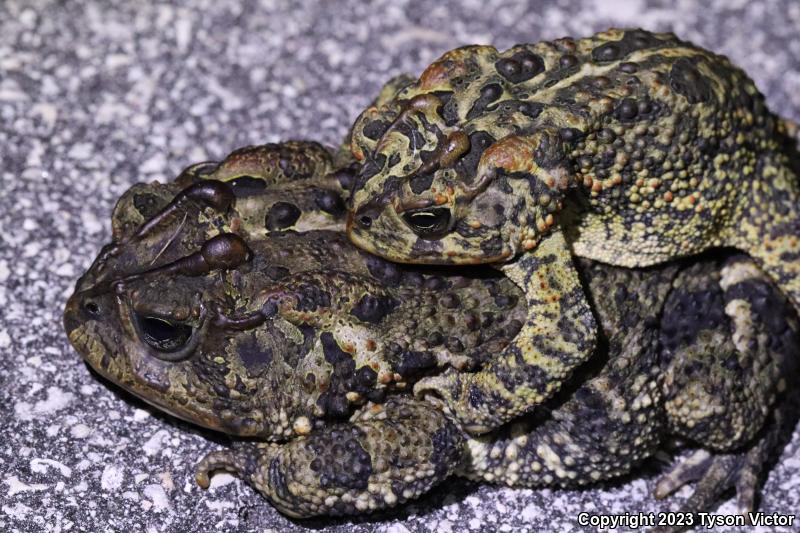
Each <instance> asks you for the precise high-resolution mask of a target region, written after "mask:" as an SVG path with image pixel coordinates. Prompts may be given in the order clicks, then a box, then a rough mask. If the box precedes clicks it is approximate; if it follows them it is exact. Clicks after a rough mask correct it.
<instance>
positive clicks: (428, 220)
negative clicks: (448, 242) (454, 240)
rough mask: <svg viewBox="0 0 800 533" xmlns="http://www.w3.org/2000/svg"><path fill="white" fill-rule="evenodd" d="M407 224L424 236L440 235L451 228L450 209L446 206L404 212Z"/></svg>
mask: <svg viewBox="0 0 800 533" xmlns="http://www.w3.org/2000/svg"><path fill="white" fill-rule="evenodd" d="M403 220H405V221H406V224H408V225H409V227H410V228H411V229H412V230H413V231H414V233H416V234H417V235H419V236H420V237H422V238H434V237H439V236H441V235H442V234H444V233H446V232H447V230H448V229H450V210H449V209H447V208H445V207H434V208H430V209H419V210H416V211H406V212H405V213H403Z"/></svg>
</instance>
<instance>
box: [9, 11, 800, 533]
mask: <svg viewBox="0 0 800 533" xmlns="http://www.w3.org/2000/svg"><path fill="white" fill-rule="evenodd" d="M100 4H101V3H93V2H90V1H78V2H44V1H19V2H18V1H6V2H3V3H2V4H0V155H2V166H0V191H1V192H0V243H2V244H1V245H0V353H1V354H2V358H1V359H0V416H1V417H2V418H0V419H1V420H2V421H3V422H2V423H3V427H2V430H0V432H2V433H1V434H2V439H1V440H0V531H41V530H48V531H84V530H90V531H148V532H150V531H174V532H187V531H201V530H202V531H208V530H215V529H218V530H225V531H265V530H280V531H286V530H300V529H303V528H304V527H305V526H309V525H310V526H311V527H313V528H315V529H325V530H332V531H345V530H347V531H368V530H377V531H382V532H389V531H393V532H404V531H429V530H435V531H442V532H447V531H462V530H474V531H479V530H485V529H484V528H485V527H486V525H491V527H493V528H495V529H497V530H499V531H511V530H514V531H575V530H579V529H580V528H579V526H578V525H577V522H576V516H577V513H578V512H579V511H582V510H586V511H590V512H614V513H620V512H625V511H629V512H636V511H651V510H659V509H666V508H667V507H668V506H669V507H672V508H674V507H675V506H676V505H677V502H678V499H672V500H670V501H669V502H667V503H658V502H655V501H654V500H653V499H652V498H650V497H649V495H648V494H649V491H650V490H651V489H652V486H653V476H654V474H653V473H652V472H650V473H648V474H646V475H644V476H642V477H634V478H632V479H631V480H628V481H626V482H623V483H620V484H617V485H614V486H611V487H606V488H603V489H598V490H593V491H582V492H569V491H550V490H541V491H531V490H510V489H503V488H492V487H475V486H472V485H468V484H464V483H460V482H452V483H448V484H446V485H445V486H444V487H442V488H441V489H439V490H437V491H436V492H434V494H432V495H431V496H430V497H428V498H426V499H424V500H422V501H421V502H419V503H417V504H414V505H409V506H407V507H405V508H404V509H403V510H401V511H399V512H397V513H395V514H391V515H388V516H387V515H385V516H383V517H379V518H374V519H371V520H370V521H362V522H359V523H358V524H357V525H352V524H351V523H349V522H345V521H336V522H330V521H329V522H324V521H322V522H313V523H311V524H309V523H305V524H298V523H293V522H290V521H288V520H287V519H285V518H283V517H282V516H280V515H278V514H277V513H276V512H275V511H274V510H273V509H272V508H271V507H270V506H269V505H268V504H267V503H266V502H265V501H264V500H262V499H261V498H260V497H259V496H257V495H256V494H255V493H254V492H253V491H252V490H251V489H250V488H249V487H247V486H245V485H243V484H241V483H240V482H239V481H237V480H234V479H233V478H231V477H230V476H225V475H222V476H218V477H217V478H216V479H215V482H214V485H213V488H212V489H211V490H210V491H207V492H204V491H202V490H200V489H199V488H198V487H196V486H195V485H194V483H193V480H192V473H191V469H192V466H193V464H194V463H195V462H196V461H197V460H198V459H199V458H200V457H201V456H202V455H203V454H204V453H205V452H208V451H210V450H213V449H216V448H219V447H220V446H223V445H224V444H225V443H224V442H222V441H220V440H219V438H218V437H214V436H211V435H208V434H205V433H202V432H198V431H196V430H194V429H192V428H191V427H189V426H187V425H185V424H182V423H179V422H176V421H174V420H172V419H169V418H167V417H163V416H161V415H159V414H158V413H155V412H153V411H151V410H150V409H149V408H147V407H145V406H144V405H143V404H141V403H139V402H136V401H134V400H131V399H130V398H127V397H123V396H122V395H120V394H119V393H117V392H115V391H113V390H111V389H110V388H108V387H107V386H106V385H105V384H103V383H101V382H100V381H98V379H97V378H96V377H94V376H93V375H91V374H90V373H89V371H88V370H87V369H86V367H85V366H84V365H83V364H82V363H81V362H80V361H79V359H78V357H77V356H76V354H75V353H74V352H73V350H72V349H71V348H70V347H69V345H68V344H67V341H66V339H65V337H64V335H63V333H62V329H61V310H62V307H63V304H64V301H65V299H66V297H67V296H68V294H69V292H70V290H71V288H72V285H73V283H74V281H75V279H76V278H77V276H78V275H79V274H80V273H81V271H82V270H83V269H84V268H85V267H87V266H88V265H89V263H90V261H91V259H92V258H93V257H94V256H95V254H96V252H97V251H98V249H99V247H100V245H101V244H102V243H104V242H106V241H107V240H108V238H109V223H108V217H109V213H110V210H111V207H112V205H113V203H114V200H115V198H116V197H117V196H119V195H120V194H121V193H122V192H123V191H124V190H125V189H126V188H128V187H129V186H130V185H131V184H133V183H135V182H137V181H145V180H154V179H162V180H164V179H169V178H170V177H172V176H174V175H175V173H176V172H177V171H178V170H179V169H180V168H182V167H183V166H184V165H186V164H188V163H190V162H194V161H199V160H203V159H209V158H219V157H220V156H222V155H224V154H225V153H227V152H228V151H230V150H231V149H232V148H234V147H237V146H241V145H245V144H251V143H261V142H265V141H276V140H278V139H286V138H290V137H311V138H315V139H317V140H321V141H324V142H327V143H329V144H334V143H336V142H337V141H338V139H339V138H340V137H341V136H342V135H343V134H344V132H345V130H346V128H347V126H348V124H349V123H350V121H351V120H352V119H353V118H354V117H355V116H356V114H357V112H358V110H359V108H360V107H361V106H363V105H365V104H366V103H367V102H368V101H369V99H370V97H371V95H373V93H375V91H376V90H377V88H378V87H379V86H380V84H381V82H382V81H383V80H385V79H387V78H388V77H389V76H390V75H393V74H397V73H399V72H403V71H408V72H416V73H419V72H420V71H421V69H422V68H423V67H424V66H425V65H426V64H427V63H429V62H430V61H431V60H433V59H434V58H435V57H437V56H438V55H439V54H441V53H442V52H443V51H445V50H447V49H449V48H451V47H454V46H457V45H460V44H466V43H475V42H477V43H493V44H495V45H497V46H499V47H507V46H509V45H511V44H513V43H515V42H521V41H531V40H538V39H540V38H554V37H559V36H562V35H566V34H571V35H574V36H583V35H587V34H589V33H591V32H593V31H595V30H599V29H604V28H606V27H608V26H611V25H628V26H631V25H637V26H643V27H647V28H654V29H671V30H674V31H676V32H678V33H679V34H680V35H681V36H683V37H684V38H687V39H690V40H693V41H695V42H697V43H699V44H702V45H705V46H707V47H709V48H712V49H715V50H717V51H721V52H723V53H725V54H727V55H729V56H730V57H732V58H733V60H734V61H735V62H736V63H738V64H739V65H741V66H742V67H744V68H745V69H746V70H747V71H748V72H749V73H750V74H751V75H752V76H753V77H754V78H755V79H756V81H757V82H758V84H759V86H760V87H761V89H762V90H763V91H764V92H765V93H766V94H767V100H768V101H769V103H770V104H771V106H772V107H773V108H774V109H776V110H778V111H779V112H780V113H782V114H784V115H785V116H788V117H791V118H794V119H795V120H797V119H800V37H798V36H797V34H796V31H797V28H799V27H800V3H798V2H797V1H796V0H733V1H732V0H718V1H716V2H702V3H700V2H698V3H693V2H691V1H690V0H678V1H665V2H655V1H644V0H640V1H630V2H625V1H622V0H617V1H607V2H599V3H596V2H592V1H589V0H587V1H578V0H564V1H559V2H552V3H548V2H530V3H529V4H527V5H525V4H524V3H520V2H511V1H507V2H503V1H497V2H487V1H486V0H470V1H464V2H458V1H457V0H442V1H439V2H435V3H430V6H429V7H426V3H423V2H421V1H417V0H383V1H374V2H369V3H368V4H369V5H368V6H366V5H364V2H362V0H347V1H343V2H324V3H323V2H319V3H313V2H308V1H306V2H291V1H288V0H287V1H281V0H274V1H270V0H263V1H261V2H257V1H245V2H241V3H240V5H238V6H234V5H233V3H225V2H216V1H213V0H192V1H189V2H184V3H183V5H184V7H180V8H178V7H171V6H169V5H167V4H166V3H165V2H156V1H140V2H122V1H120V2H114V4H115V5H107V4H111V2H103V3H102V4H103V7H100ZM434 4H435V7H433V5H434ZM135 6H136V7H135ZM701 6H702V7H701ZM214 439H216V440H214ZM686 495H687V491H685V490H684V491H682V492H680V493H679V496H684V497H685V496H686ZM733 508H734V507H733V504H732V502H727V503H726V504H724V505H723V507H722V508H721V509H720V512H726V511H727V512H730V511H732V510H733ZM798 508H800V431H796V432H795V435H794V439H793V440H792V442H791V443H790V444H789V445H788V446H787V447H786V449H785V450H784V453H783V455H782V457H781V458H780V460H779V462H778V464H777V466H776V467H775V468H774V470H773V471H772V473H771V475H770V477H769V479H768V481H767V483H766V489H765V493H764V498H763V502H762V509H764V510H767V511H770V512H772V511H777V512H782V513H788V512H797V509H798Z"/></svg>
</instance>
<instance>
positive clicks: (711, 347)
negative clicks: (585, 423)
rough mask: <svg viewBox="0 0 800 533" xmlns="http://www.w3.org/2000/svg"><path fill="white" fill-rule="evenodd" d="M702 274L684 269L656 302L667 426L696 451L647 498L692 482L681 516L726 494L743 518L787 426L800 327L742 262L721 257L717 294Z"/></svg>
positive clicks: (762, 280)
mask: <svg viewBox="0 0 800 533" xmlns="http://www.w3.org/2000/svg"><path fill="white" fill-rule="evenodd" d="M701 268H702V266H696V267H690V268H689V269H687V270H686V271H684V272H683V273H682V275H681V277H680V278H679V279H678V280H677V282H676V290H675V291H674V292H673V294H672V295H671V296H670V299H669V300H668V302H667V304H666V306H665V311H664V319H663V324H662V325H663V326H664V329H663V330H662V332H666V333H664V334H663V336H662V343H663V344H664V347H665V348H664V349H665V353H664V354H665V359H666V360H668V368H667V370H666V378H665V381H664V382H665V390H664V395H665V399H666V402H665V408H666V412H667V420H668V424H669V426H670V429H671V431H672V432H673V433H675V434H677V435H679V436H681V437H686V438H688V439H690V440H692V441H694V442H696V443H699V444H700V445H702V446H703V447H704V448H705V449H701V450H698V451H697V452H695V453H694V454H693V455H691V456H690V457H689V458H687V459H685V460H683V461H682V462H680V463H678V465H677V466H675V467H674V468H673V469H672V470H671V471H670V472H669V473H667V474H666V475H665V476H664V477H663V478H662V479H661V480H659V482H658V484H657V486H656V488H655V491H654V494H655V496H656V497H658V498H664V497H666V496H667V495H669V494H670V493H672V492H674V491H675V490H677V489H678V488H680V487H681V486H683V485H685V484H687V483H690V482H694V481H697V485H696V486H695V489H694V492H693V494H692V495H691V496H690V497H689V498H688V499H687V501H686V502H684V504H683V508H682V511H684V512H700V511H707V510H709V509H710V508H712V507H713V504H714V503H715V502H716V501H717V500H718V499H719V497H720V496H721V495H722V494H723V493H724V492H726V491H727V490H728V489H731V488H734V489H735V490H736V494H737V501H738V506H739V511H740V512H742V513H745V512H748V511H751V510H753V508H754V505H755V499H756V495H757V491H758V486H759V478H760V474H761V473H762V471H763V470H764V467H765V463H766V461H767V460H768V457H769V455H770V453H771V452H772V451H773V450H774V449H775V447H776V444H777V442H778V440H779V439H778V437H779V435H780V432H781V427H782V425H784V421H785V420H789V422H790V423H793V421H794V420H796V416H795V417H794V418H793V417H792V416H790V415H791V413H790V411H789V403H788V402H789V400H788V398H787V395H788V394H790V393H791V394H796V389H797V386H796V380H797V378H796V375H797V374H796V370H797V357H796V356H797V353H798V352H800V344H799V343H800V336H799V334H800V325H798V322H797V318H796V316H795V313H794V312H793V311H792V309H791V306H790V304H789V302H788V301H787V299H786V298H785V297H784V296H783V295H782V294H781V293H779V292H778V290H777V288H775V287H774V286H773V285H772V284H770V283H769V280H768V279H767V276H766V275H765V274H764V273H762V272H761V271H760V270H759V269H758V268H756V266H755V264H754V263H753V261H751V260H750V259H749V258H747V257H745V256H738V257H735V258H733V259H730V260H728V261H727V263H726V264H725V265H724V266H723V268H722V269H721V276H720V279H719V282H718V283H719V288H713V287H710V284H709V283H708V279H707V276H706V275H704V274H703V272H702V271H701V270H699V269H701ZM720 289H721V290H720ZM716 309H723V310H724V314H723V313H721V312H718V311H715V310H716ZM725 315H727V318H726V317H725ZM697 317H701V318H700V319H699V320H698V318H697ZM692 322H694V323H695V325H694V326H690V325H689V324H690V323H692ZM770 412H771V416H770Z"/></svg>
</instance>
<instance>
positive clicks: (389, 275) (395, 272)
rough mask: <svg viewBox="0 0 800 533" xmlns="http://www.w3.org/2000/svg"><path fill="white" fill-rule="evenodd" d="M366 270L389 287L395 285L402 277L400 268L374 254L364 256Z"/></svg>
mask: <svg viewBox="0 0 800 533" xmlns="http://www.w3.org/2000/svg"><path fill="white" fill-rule="evenodd" d="M366 263H367V270H369V273H370V274H371V275H372V277H374V278H375V279H377V280H379V281H382V282H383V283H385V284H386V285H388V286H390V287H397V285H399V284H400V280H401V279H402V277H403V273H402V272H401V271H400V268H399V267H398V266H397V265H395V264H394V263H390V262H389V261H387V260H385V259H382V258H380V257H377V256H374V255H367V256H366Z"/></svg>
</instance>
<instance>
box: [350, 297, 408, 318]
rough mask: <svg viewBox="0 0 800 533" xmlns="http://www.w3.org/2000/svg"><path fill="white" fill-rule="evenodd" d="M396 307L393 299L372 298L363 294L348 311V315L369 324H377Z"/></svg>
mask: <svg viewBox="0 0 800 533" xmlns="http://www.w3.org/2000/svg"><path fill="white" fill-rule="evenodd" d="M396 306H397V302H395V301H394V299H392V298H390V297H387V296H374V295H372V294H365V295H364V296H362V297H361V299H360V300H359V301H358V303H357V304H356V305H355V307H353V310H352V311H350V314H351V315H353V316H354V317H356V318H357V319H359V320H361V321H362V322H369V323H371V324H378V323H379V322H380V321H381V320H383V319H384V317H385V316H386V315H388V314H389V313H391V312H392V310H393V309H394V308H395V307H396Z"/></svg>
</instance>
